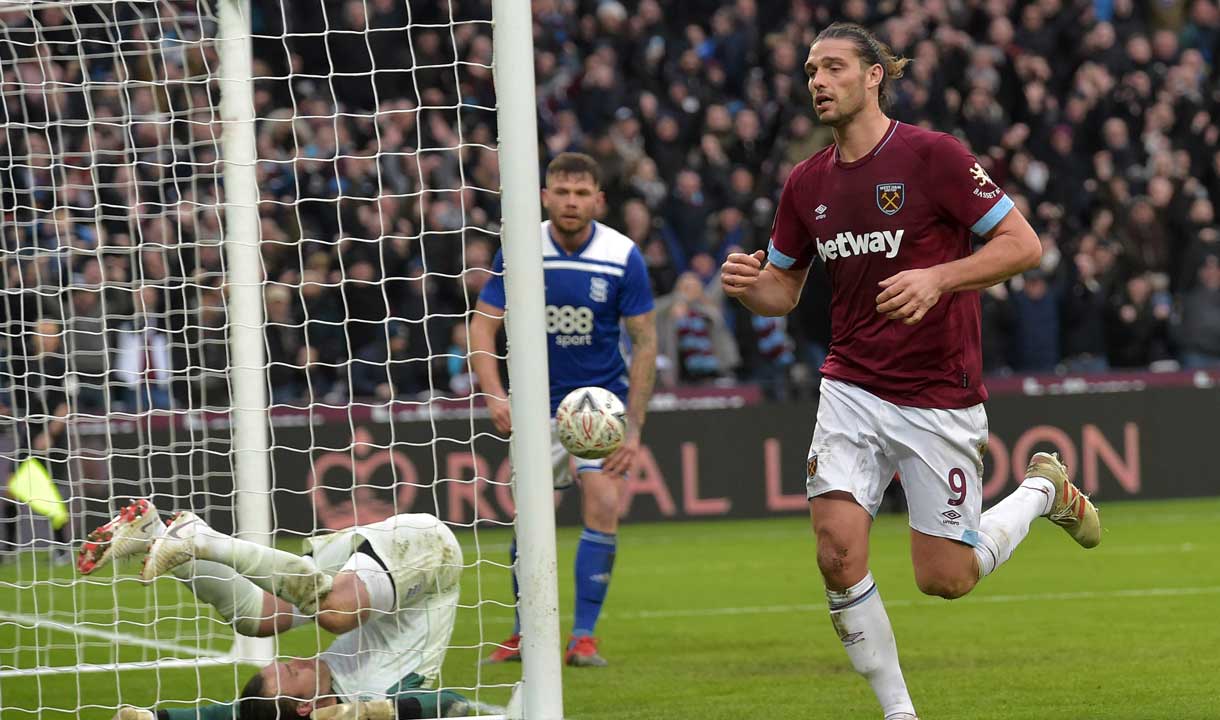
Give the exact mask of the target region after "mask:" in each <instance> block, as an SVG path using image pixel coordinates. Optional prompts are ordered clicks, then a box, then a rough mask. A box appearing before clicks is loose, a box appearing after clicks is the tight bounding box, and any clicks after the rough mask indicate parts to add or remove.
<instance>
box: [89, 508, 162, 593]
mask: <svg viewBox="0 0 1220 720" xmlns="http://www.w3.org/2000/svg"><path fill="white" fill-rule="evenodd" d="M164 528H165V526H164V525H162V524H161V518H160V517H159V516H158V515H157V507H156V506H155V505H153V504H152V502H150V501H149V500H148V499H147V498H138V499H136V500H132V501H131V502H130V503H128V505H127V507H125V508H123V509H122V510H120V511H119V514H118V515H115V516H114V517H113V518H111V519H110V521H109V522H107V523H106V524H105V525H102V526H100V527H97V528H95V529H94V530H93V531H92V532H90V533H89V534H88V535H87V536H85V541H84V542H83V543H81V547H80V551H79V552H77V554H76V570H77V571H78V572H79V573H80V574H82V575H88V574H89V573H91V572H93V571H95V570H99V569H101V568H104V567H106V566H107V565H109V564H110V562H111V561H113V560H121V559H123V558H127V557H132V556H133V555H140V554H142V553H146V552H148V548H149V546H150V545H152V543H153V541H154V540H156V539H157V537H158V536H160V535H161V533H162V532H163V531H164Z"/></svg>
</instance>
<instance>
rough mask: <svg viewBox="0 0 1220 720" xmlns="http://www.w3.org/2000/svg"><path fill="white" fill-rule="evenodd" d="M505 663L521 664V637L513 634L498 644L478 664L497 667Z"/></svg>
mask: <svg viewBox="0 0 1220 720" xmlns="http://www.w3.org/2000/svg"><path fill="white" fill-rule="evenodd" d="M506 662H521V635H519V634H514V635H513V636H512V637H510V638H509V639H507V640H505V641H504V642H502V643H500V644H499V646H497V647H496V649H495V650H492V651H491V654H490V655H488V656H487V657H485V658H483V661H482V662H481V663H480V664H482V665H499V664H500V663H506Z"/></svg>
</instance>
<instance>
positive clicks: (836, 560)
mask: <svg viewBox="0 0 1220 720" xmlns="http://www.w3.org/2000/svg"><path fill="white" fill-rule="evenodd" d="M864 563H865V558H864V557H863V556H860V557H857V556H856V553H853V552H852V551H851V549H850V548H849V547H848V546H847V545H846V544H845V543H841V542H837V541H836V540H835V539H834V537H833V535H832V534H830V533H821V532H819V533H818V569H819V570H821V571H822V577H823V578H824V579H825V580H826V584H827V585H828V586H829V587H835V588H846V587H849V586H850V585H851V584H852V583H854V582H858V581H859V580H860V578H861V577H863V576H864V573H865V572H867V568H866V567H864V566H863V565H864Z"/></svg>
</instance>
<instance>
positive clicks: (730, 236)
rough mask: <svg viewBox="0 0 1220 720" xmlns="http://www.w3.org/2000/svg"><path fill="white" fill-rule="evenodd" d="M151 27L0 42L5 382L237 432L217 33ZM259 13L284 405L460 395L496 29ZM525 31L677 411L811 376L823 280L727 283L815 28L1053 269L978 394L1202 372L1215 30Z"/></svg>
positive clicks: (1213, 199)
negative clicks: (1071, 378)
mask: <svg viewBox="0 0 1220 720" xmlns="http://www.w3.org/2000/svg"><path fill="white" fill-rule="evenodd" d="M153 5H155V8H156V10H155V12H153V11H147V12H146V13H145V14H144V15H142V16H141V15H138V14H137V10H138V8H140V7H143V6H140V5H138V4H131V5H129V6H120V5H117V4H102V5H99V6H96V7H79V8H76V9H74V10H71V11H69V10H66V9H63V8H57V7H47V8H44V9H40V10H37V11H35V12H33V13H31V12H30V11H6V12H2V13H0V21H2V22H0V26H3V30H2V31H0V36H2V37H3V42H0V53H2V54H3V55H2V57H0V63H2V71H3V83H4V85H3V87H4V91H3V98H2V101H3V111H4V113H5V129H4V131H3V132H2V133H0V183H2V184H3V187H2V188H0V190H2V193H3V194H2V200H3V213H4V218H3V220H4V222H3V245H4V247H3V256H2V261H3V264H4V269H3V272H2V273H0V275H2V277H3V282H4V300H5V302H4V303H3V308H2V310H3V312H4V314H5V316H4V318H3V319H4V321H5V328H6V331H5V338H4V339H5V344H6V348H5V352H6V355H7V357H8V358H10V360H11V362H10V364H9V367H10V368H16V367H18V364H17V361H18V360H19V359H24V360H23V362H24V363H25V365H24V366H29V367H32V366H33V365H32V364H31V363H30V362H29V361H30V360H31V359H35V358H36V357H37V355H38V354H39V353H40V352H43V350H45V347H44V346H43V345H40V344H38V343H31V342H29V341H28V337H29V335H30V334H31V333H35V331H36V329H37V328H43V329H44V330H46V331H48V332H58V333H62V334H63V338H64V342H63V348H64V349H63V350H62V351H61V352H62V353H64V354H65V355H66V357H67V358H68V365H69V367H68V369H67V372H68V373H69V374H70V375H71V376H72V377H73V386H74V396H75V397H76V399H77V402H78V403H80V405H81V406H82V408H86V409H87V408H94V409H105V408H109V407H122V408H130V409H135V408H141V407H167V406H179V407H181V406H190V407H200V406H223V405H225V404H226V403H227V402H229V388H228V385H227V376H226V373H225V368H226V367H227V365H228V362H229V360H228V348H227V344H226V338H227V335H226V327H227V325H228V323H229V320H230V318H229V315H230V313H231V312H234V310H233V308H232V307H231V305H230V303H229V299H230V298H229V295H230V292H229V288H227V287H226V285H225V282H224V279H225V264H226V258H225V254H224V250H223V247H222V245H221V242H220V241H221V238H222V224H223V223H222V217H221V214H220V211H219V210H218V208H217V203H218V200H220V199H221V196H222V192H221V187H222V183H221V179H220V178H221V165H220V163H219V161H218V152H217V148H218V143H219V138H220V135H221V133H222V131H223V128H224V124H223V123H222V122H221V121H220V114H219V111H218V100H219V88H220V83H219V81H218V80H217V79H216V74H217V67H218V62H219V57H218V52H217V48H216V46H215V44H213V43H211V42H208V41H206V40H205V39H204V38H205V37H206V36H207V35H209V34H210V33H213V32H214V30H215V26H214V23H213V22H212V20H211V19H210V18H209V17H206V16H207V15H208V13H207V12H204V13H203V15H204V17H201V16H200V14H199V8H200V7H206V6H207V5H208V3H206V2H200V3H198V4H197V3H196V2H195V0H190V1H178V0H163V1H162V2H159V3H155V4H153ZM251 5H252V9H253V29H254V33H255V38H254V43H253V46H254V54H255V62H254V74H255V76H256V77H257V78H258V79H257V80H256V82H255V83H254V86H253V94H254V97H253V100H254V108H255V112H256V115H257V117H258V118H259V120H258V122H257V125H256V134H257V153H258V158H259V162H258V164H257V168H256V172H257V179H258V185H259V192H260V195H259V206H258V208H259V217H260V229H261V232H260V235H261V246H260V247H261V252H262V262H263V269H264V272H265V277H266V287H265V293H264V308H263V312H264V314H265V317H266V321H267V323H266V328H267V330H266V348H267V357H268V361H269V362H270V365H271V367H270V371H269V378H268V379H269V389H270V393H271V396H272V399H273V400H274V401H275V402H277V403H288V404H303V403H308V402H330V403H341V402H345V401H347V400H348V399H352V398H376V399H379V400H383V401H384V400H387V399H390V398H393V397H398V398H413V397H418V396H420V395H422V394H428V393H441V394H452V395H463V394H465V393H467V392H469V390H470V384H471V378H470V376H469V373H468V370H467V366H466V361H465V354H466V340H465V335H464V332H465V319H466V317H467V315H468V313H469V312H470V310H471V308H473V306H474V300H475V298H476V297H477V295H478V292H479V290H480V289H481V288H482V286H483V284H484V283H485V282H486V280H487V278H488V276H489V269H490V266H491V260H492V257H493V255H494V253H495V250H496V247H497V243H498V220H499V217H500V207H499V194H498V188H499V185H500V179H499V174H498V163H497V154H496V152H495V149H494V148H495V145H496V129H495V111H494V107H495V94H494V85H493V74H492V67H491V65H492V53H491V24H490V18H491V11H490V2H489V0H449V2H445V3H433V2H414V0H411V1H410V2H408V1H407V0H294V2H292V3H291V5H290V4H289V3H287V2H283V1H282V0H253V1H252V3H251ZM533 7H534V20H535V22H534V31H535V32H534V35H535V38H534V39H535V47H536V54H535V72H536V80H537V89H538V108H539V124H540V138H541V148H540V149H541V156H542V160H543V162H544V163H545V162H546V161H547V160H548V159H549V158H551V157H553V156H554V155H556V154H558V153H560V152H563V151H568V150H577V151H583V152H587V153H589V154H591V155H592V156H593V157H595V158H596V159H597V160H598V161H599V162H600V164H601V166H602V168H603V171H604V189H605V191H606V196H607V202H606V207H605V217H604V221H605V222H607V223H609V224H610V225H612V226H614V227H616V228H619V229H621V230H622V231H623V232H625V233H626V234H627V235H629V236H630V237H631V238H632V239H633V240H634V241H635V242H636V243H637V244H638V245H639V247H640V249H641V251H642V252H643V255H644V257H645V259H646V261H647V264H648V268H649V274H650V278H651V280H652V283H653V289H654V292H655V294H656V295H657V297H658V298H659V304H658V311H659V318H658V324H659V327H660V337H661V345H662V353H663V355H662V359H661V370H662V372H661V378H662V381H663V382H664V383H667V384H671V385H673V384H684V383H731V382H739V381H752V382H759V383H762V384H764V386H765V387H766V388H767V389H768V390H769V391H770V392H771V393H772V394H773V395H776V396H778V395H782V394H784V393H785V392H786V391H787V390H788V389H790V388H791V387H792V386H793V385H794V384H795V385H796V386H798V387H808V385H809V382H810V381H811V380H812V379H813V378H814V377H815V371H816V367H817V366H818V365H819V364H820V362H821V359H822V358H823V357H824V355H825V353H826V350H827V345H828V341H829V335H830V328H829V318H828V313H827V304H828V301H829V294H830V289H829V287H828V281H827V279H826V277H825V273H824V270H823V269H822V268H821V267H819V266H815V267H814V269H813V270H812V275H811V278H810V281H809V283H808V285H807V288H806V291H805V293H804V296H803V298H802V301H801V304H800V306H799V307H798V308H797V310H796V311H795V312H794V313H793V314H792V315H790V316H789V317H788V318H781V319H768V318H757V317H753V316H751V315H750V314H749V313H747V312H746V311H745V310H744V309H743V308H742V307H741V306H740V304H737V303H729V302H726V301H725V299H724V297H723V296H722V295H721V293H720V291H719V284H718V281H717V277H716V276H717V270H718V267H719V265H720V263H721V261H722V260H723V258H724V256H725V255H726V254H727V253H728V252H730V251H732V250H734V249H737V248H741V249H744V250H747V251H752V250H755V249H759V248H763V247H765V246H766V242H767V237H768V233H769V229H770V224H771V219H772V216H773V214H774V207H775V203H776V201H777V199H778V195H779V191H780V188H781V187H782V184H783V181H784V179H785V178H786V177H787V175H788V173H789V172H790V171H791V169H792V167H793V166H794V165H795V164H796V163H798V162H800V161H801V160H803V159H804V158H806V157H808V156H809V155H810V154H812V153H814V152H816V151H817V150H818V149H820V148H822V147H824V146H825V145H826V144H827V143H829V142H830V139H831V136H830V132H829V129H828V128H826V127H823V126H820V125H818V124H817V122H816V120H814V119H813V116H812V112H811V107H810V102H809V98H808V94H807V90H806V88H805V76H804V73H803V69H802V65H803V62H804V58H805V54H806V52H807V48H808V46H809V44H810V42H811V41H812V40H813V38H814V37H815V35H816V33H817V31H818V30H819V29H820V28H822V27H825V26H826V25H827V24H829V22H831V21H832V20H835V19H845V20H854V21H857V22H860V23H863V24H865V25H867V26H870V27H873V28H875V29H876V30H877V31H878V33H879V34H880V35H881V37H883V38H884V39H885V40H886V41H887V42H889V43H890V44H891V45H892V46H893V47H894V48H895V49H896V50H897V51H898V52H900V53H902V54H905V55H907V56H909V57H912V58H913V59H914V62H913V63H912V64H911V65H910V66H909V69H908V76H907V78H906V79H904V80H901V81H899V82H898V83H897V84H896V86H895V90H896V95H895V102H894V105H893V108H892V114H893V115H894V116H895V117H896V118H898V119H899V120H901V121H904V122H908V123H917V124H921V125H927V126H929V127H933V128H936V129H941V130H945V131H950V132H953V133H954V134H956V135H957V136H958V137H959V138H961V139H962V141H963V142H965V143H966V144H967V145H968V146H969V147H970V148H971V149H972V151H973V152H974V153H975V154H976V155H977V156H978V157H979V158H980V161H981V162H982V163H983V164H984V166H985V167H986V168H987V170H988V172H989V173H990V175H991V177H992V178H994V179H995V181H996V182H997V183H998V184H1000V185H1001V186H1002V187H1004V188H1005V190H1006V191H1007V192H1008V193H1009V194H1010V195H1011V196H1012V198H1013V199H1014V201H1015V202H1016V204H1017V207H1018V208H1020V209H1021V211H1022V212H1023V213H1024V214H1025V215H1026V216H1027V217H1028V218H1029V219H1030V221H1031V222H1032V223H1033V224H1034V227H1035V228H1036V229H1037V230H1038V232H1039V234H1040V237H1041V238H1042V242H1043V245H1044V254H1043V262H1042V266H1041V267H1040V268H1039V269H1037V270H1035V271H1032V272H1029V273H1026V274H1025V275H1024V276H1022V277H1019V278H1015V279H1014V280H1013V281H1010V282H1008V283H1005V284H1002V285H998V286H996V287H994V288H992V289H990V290H988V291H986V292H984V293H982V298H983V325H984V327H983V331H984V358H985V362H986V369H987V370H988V372H990V373H1012V372H1018V373H1025V372H1038V373H1042V372H1057V371H1059V372H1063V371H1070V372H1093V371H1102V370H1106V369H1111V368H1115V369H1120V368H1121V369H1128V368H1136V369H1147V368H1153V369H1162V368H1166V369H1167V368H1174V367H1179V366H1185V367H1203V366H1207V365H1215V364H1217V363H1220V225H1217V221H1216V217H1215V205H1216V203H1217V202H1220V152H1217V150H1218V149H1220V148H1218V147H1217V144H1218V142H1220V115H1218V112H1220V92H1218V85H1217V81H1218V79H1220V75H1217V74H1216V73H1214V72H1213V69H1212V67H1213V66H1212V63H1213V61H1214V59H1215V57H1216V54H1217V51H1218V49H1220V11H1218V10H1217V6H1216V2H1215V1H1214V0H1193V1H1192V2H1175V1H1173V0H1146V1H1142V2H1141V1H1137V0H1095V2H1071V1H1070V0H1037V1H1036V2H1015V1H1014V0H923V1H920V2H915V1H912V0H905V1H901V0H881V1H879V2H870V1H869V0H846V1H844V2H832V1H823V0H733V1H731V2H730V1H728V0H683V1H682V2H661V1H659V0H536V1H535V2H534V3H533ZM70 13H71V14H70ZM455 21H457V22H455ZM237 240H246V239H245V238H237ZM48 328H49V330H47V329H48ZM35 364H36V363H35Z"/></svg>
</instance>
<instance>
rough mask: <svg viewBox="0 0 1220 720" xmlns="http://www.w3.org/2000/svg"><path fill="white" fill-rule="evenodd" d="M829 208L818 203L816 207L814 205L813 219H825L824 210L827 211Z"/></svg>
mask: <svg viewBox="0 0 1220 720" xmlns="http://www.w3.org/2000/svg"><path fill="white" fill-rule="evenodd" d="M829 209H830V208H828V207H826V206H825V205H818V206H817V207H815V208H814V209H813V212H814V213H815V215H814V217H813V219H814V220H825V219H826V211H827V210H829Z"/></svg>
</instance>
